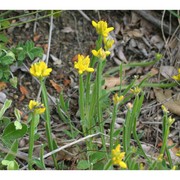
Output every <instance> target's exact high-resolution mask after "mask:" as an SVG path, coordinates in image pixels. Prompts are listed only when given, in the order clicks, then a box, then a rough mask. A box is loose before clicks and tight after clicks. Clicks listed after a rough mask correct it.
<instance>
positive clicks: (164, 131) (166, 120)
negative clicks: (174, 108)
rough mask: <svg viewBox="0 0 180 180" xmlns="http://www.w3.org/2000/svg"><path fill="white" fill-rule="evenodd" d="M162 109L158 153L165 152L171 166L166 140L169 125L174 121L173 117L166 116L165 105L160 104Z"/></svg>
mask: <svg viewBox="0 0 180 180" xmlns="http://www.w3.org/2000/svg"><path fill="white" fill-rule="evenodd" d="M162 109H163V113H164V115H163V126H162V137H163V142H162V147H161V150H160V154H162V156H164V153H165V152H166V154H167V157H168V160H169V164H170V166H171V168H172V167H173V164H172V159H171V156H170V153H169V149H168V147H167V140H168V136H169V132H170V127H171V125H172V124H173V123H174V121H175V119H173V118H171V116H170V117H168V113H169V111H168V110H167V109H166V107H165V106H164V105H162Z"/></svg>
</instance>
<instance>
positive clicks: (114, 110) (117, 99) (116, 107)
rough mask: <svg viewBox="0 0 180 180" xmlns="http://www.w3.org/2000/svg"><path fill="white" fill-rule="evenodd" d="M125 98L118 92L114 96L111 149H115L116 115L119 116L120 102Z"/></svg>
mask: <svg viewBox="0 0 180 180" xmlns="http://www.w3.org/2000/svg"><path fill="white" fill-rule="evenodd" d="M123 99H124V96H120V97H118V95H117V94H115V95H114V96H113V101H114V108H113V115H112V122H111V125H110V151H112V149H113V133H114V125H115V122H116V117H117V109H118V105H119V103H120V102H121V101H122V100H123Z"/></svg>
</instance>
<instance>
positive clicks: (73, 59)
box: [71, 54, 78, 63]
mask: <svg viewBox="0 0 180 180" xmlns="http://www.w3.org/2000/svg"><path fill="white" fill-rule="evenodd" d="M71 61H72V62H73V63H74V62H75V61H78V54H76V55H75V56H74V57H73V58H72V59H71Z"/></svg>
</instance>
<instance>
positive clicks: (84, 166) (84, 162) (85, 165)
mask: <svg viewBox="0 0 180 180" xmlns="http://www.w3.org/2000/svg"><path fill="white" fill-rule="evenodd" d="M90 166H91V165H90V163H89V162H88V161H87V160H80V161H79V162H78V164H77V169H81V170H85V169H89V168H90Z"/></svg>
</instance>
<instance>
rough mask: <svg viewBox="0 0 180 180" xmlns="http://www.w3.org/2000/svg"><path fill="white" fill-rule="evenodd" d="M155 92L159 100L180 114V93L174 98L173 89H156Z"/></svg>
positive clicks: (173, 111)
mask: <svg viewBox="0 0 180 180" xmlns="http://www.w3.org/2000/svg"><path fill="white" fill-rule="evenodd" d="M154 92H155V95H156V99H157V101H158V102H160V103H162V104H163V105H164V106H165V107H166V108H167V109H168V110H169V111H170V112H172V113H174V114H176V115H179V116H180V93H177V95H176V96H175V97H174V98H172V90H169V89H166V90H164V91H163V89H155V88H154Z"/></svg>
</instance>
